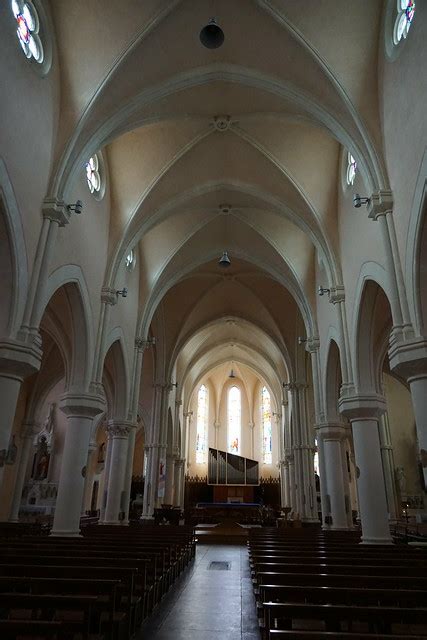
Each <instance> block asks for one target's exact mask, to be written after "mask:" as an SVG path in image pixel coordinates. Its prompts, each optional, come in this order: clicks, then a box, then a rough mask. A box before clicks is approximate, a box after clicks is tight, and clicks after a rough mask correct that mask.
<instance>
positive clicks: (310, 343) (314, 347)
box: [305, 336, 320, 353]
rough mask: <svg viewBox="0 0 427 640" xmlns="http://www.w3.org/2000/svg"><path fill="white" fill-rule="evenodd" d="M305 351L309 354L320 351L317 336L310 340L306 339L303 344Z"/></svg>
mask: <svg viewBox="0 0 427 640" xmlns="http://www.w3.org/2000/svg"><path fill="white" fill-rule="evenodd" d="M305 349H306V351H308V352H309V353H316V351H319V349H320V339H319V337H318V336H313V337H312V338H307V342H306V343H305Z"/></svg>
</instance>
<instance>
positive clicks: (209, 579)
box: [136, 544, 261, 640]
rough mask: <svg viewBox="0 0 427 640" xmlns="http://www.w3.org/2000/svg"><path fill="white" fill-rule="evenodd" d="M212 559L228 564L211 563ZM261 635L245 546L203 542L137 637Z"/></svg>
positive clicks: (185, 639)
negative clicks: (215, 564) (174, 585)
mask: <svg viewBox="0 0 427 640" xmlns="http://www.w3.org/2000/svg"><path fill="white" fill-rule="evenodd" d="M212 562H218V563H227V564H228V569H224V568H221V567H219V568H215V567H214V568H210V567H212V565H211V563H212ZM201 637H203V639H204V640H216V639H217V638H221V640H240V639H241V640H259V639H260V638H261V636H260V633H259V630H258V620H257V617H256V605H255V598H254V593H253V588H252V578H251V572H250V567H249V558H248V552H247V549H246V547H244V546H238V545H215V544H214V545H205V544H199V545H197V549H196V557H195V560H194V565H193V566H192V567H191V568H190V569H188V571H187V572H186V573H185V574H184V576H183V577H182V579H181V580H180V581H179V582H178V583H177V584H176V587H175V589H174V590H173V592H172V593H171V594H170V595H168V596H167V597H166V598H165V601H164V602H162V604H161V605H160V606H159V609H158V610H157V611H156V612H155V613H154V615H153V616H152V618H150V619H149V620H148V621H147V623H146V624H145V625H144V626H143V627H142V630H141V633H140V634H139V635H137V636H136V640H145V638H150V639H152V640H197V639H198V638H201Z"/></svg>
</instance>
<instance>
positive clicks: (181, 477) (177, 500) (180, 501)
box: [173, 458, 185, 509]
mask: <svg viewBox="0 0 427 640" xmlns="http://www.w3.org/2000/svg"><path fill="white" fill-rule="evenodd" d="M184 487H185V458H176V459H175V487H174V502H173V504H174V506H175V507H180V508H181V509H183V508H184Z"/></svg>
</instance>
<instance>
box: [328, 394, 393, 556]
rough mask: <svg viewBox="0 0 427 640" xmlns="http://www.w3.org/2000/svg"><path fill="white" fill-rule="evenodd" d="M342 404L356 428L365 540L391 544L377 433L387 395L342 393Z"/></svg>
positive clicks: (360, 505)
mask: <svg viewBox="0 0 427 640" xmlns="http://www.w3.org/2000/svg"><path fill="white" fill-rule="evenodd" d="M339 407H340V411H341V413H342V414H343V415H345V416H347V417H348V418H349V420H350V422H351V426H352V430H353V442H354V452H355V457H356V465H357V468H358V480H357V487H358V493H359V509H360V519H361V522H362V542H363V543H365V544H392V538H391V535H390V527H389V522H388V509H387V500H386V492H385V486H384V474H383V469H382V461H381V450H380V438H379V433H378V419H379V416H380V415H381V414H382V413H384V411H385V409H386V405H385V401H384V398H382V397H381V396H379V395H377V394H374V393H370V394H368V393H366V394H364V395H358V396H356V395H355V396H347V397H341V398H340V400H339Z"/></svg>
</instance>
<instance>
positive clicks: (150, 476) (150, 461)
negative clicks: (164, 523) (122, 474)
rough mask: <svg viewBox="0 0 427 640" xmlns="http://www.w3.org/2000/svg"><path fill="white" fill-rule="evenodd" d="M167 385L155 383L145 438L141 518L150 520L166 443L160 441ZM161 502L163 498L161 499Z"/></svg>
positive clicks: (156, 498)
mask: <svg viewBox="0 0 427 640" xmlns="http://www.w3.org/2000/svg"><path fill="white" fill-rule="evenodd" d="M168 390H169V386H168V385H167V384H164V383H157V384H156V385H155V396H154V407H153V418H152V423H151V426H150V431H149V434H148V438H147V444H146V452H147V473H146V478H145V483H144V505H143V511H142V516H141V519H142V520H147V519H148V520H150V519H152V517H153V513H154V509H155V508H156V507H157V505H158V502H159V501H158V497H159V495H158V494H159V474H160V462H161V460H162V459H163V458H164V457H166V445H165V444H164V443H162V442H161V441H160V439H161V437H162V429H161V426H162V425H161V423H162V417H163V405H164V402H165V396H166V393H167V392H168ZM162 502H163V500H162Z"/></svg>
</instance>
